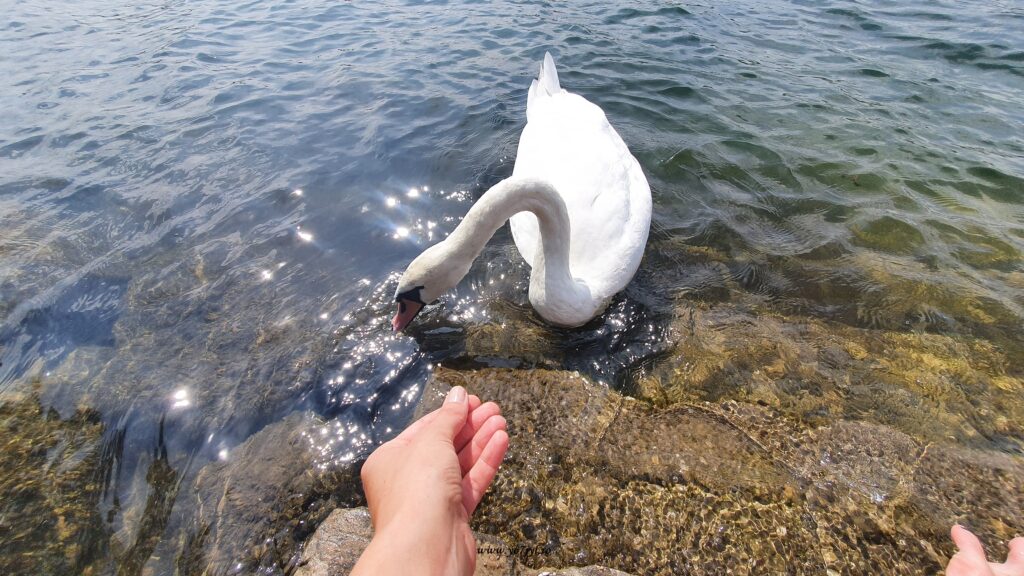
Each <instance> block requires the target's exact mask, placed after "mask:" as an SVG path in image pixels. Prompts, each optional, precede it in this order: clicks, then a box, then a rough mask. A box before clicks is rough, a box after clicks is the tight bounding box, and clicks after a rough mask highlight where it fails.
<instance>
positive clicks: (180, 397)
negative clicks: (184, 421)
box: [171, 388, 192, 409]
mask: <svg viewBox="0 0 1024 576" xmlns="http://www.w3.org/2000/svg"><path fill="white" fill-rule="evenodd" d="M191 405H192V400H190V399H189V397H188V388H179V389H178V390H175V391H174V394H173V395H171V408H172V409H173V408H188V407H189V406H191Z"/></svg>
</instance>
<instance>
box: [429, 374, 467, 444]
mask: <svg viewBox="0 0 1024 576" xmlns="http://www.w3.org/2000/svg"><path fill="white" fill-rule="evenodd" d="M435 412H436V413H437V416H435V417H434V419H433V420H431V421H430V423H429V424H428V425H427V426H426V427H425V428H424V430H423V434H431V435H434V436H436V437H438V438H440V439H444V440H446V441H448V442H451V441H452V440H453V439H454V438H455V435H456V434H458V432H459V430H461V429H462V427H463V426H464V425H465V424H466V420H467V418H468V417H469V399H468V398H467V397H466V389H465V388H463V387H462V386H455V387H454V388H452V389H451V390H449V391H448V396H447V397H445V399H444V404H442V405H441V407H440V408H438V409H437V410H435Z"/></svg>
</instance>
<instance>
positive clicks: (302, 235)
mask: <svg viewBox="0 0 1024 576" xmlns="http://www.w3.org/2000/svg"><path fill="white" fill-rule="evenodd" d="M295 235H296V236H298V237H299V240H302V241H303V242H312V241H313V235H312V234H310V233H309V232H303V231H302V229H301V228H296V229H295Z"/></svg>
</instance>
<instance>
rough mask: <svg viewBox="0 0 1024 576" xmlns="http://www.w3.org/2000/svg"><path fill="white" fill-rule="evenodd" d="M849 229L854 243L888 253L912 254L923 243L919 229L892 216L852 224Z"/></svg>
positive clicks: (922, 236)
mask: <svg viewBox="0 0 1024 576" xmlns="http://www.w3.org/2000/svg"><path fill="white" fill-rule="evenodd" d="M851 231H852V232H853V235H854V240H853V242H854V244H857V245H859V246H863V247H865V248H871V249H874V250H881V251H882V252H889V253H890V254H913V253H914V252H915V251H917V249H918V248H920V247H921V246H922V245H923V244H924V235H923V234H921V231H920V230H918V229H917V228H915V227H913V226H911V225H910V224H907V223H906V222H904V221H902V220H898V219H896V218H893V217H892V216H882V217H881V218H878V219H877V220H872V221H871V222H868V223H867V224H865V225H863V226H854V227H853V228H852V229H851Z"/></svg>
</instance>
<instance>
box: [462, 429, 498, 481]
mask: <svg viewBox="0 0 1024 576" xmlns="http://www.w3.org/2000/svg"><path fill="white" fill-rule="evenodd" d="M505 428H506V424H505V418H503V417H502V416H501V415H499V414H496V415H494V416H491V417H490V418H488V419H487V421H486V422H484V423H483V424H482V425H481V426H480V428H479V429H478V430H477V432H476V434H475V435H473V438H472V439H470V441H469V442H467V443H466V445H465V446H464V447H463V448H462V450H460V451H459V469H460V470H461V471H462V475H463V476H465V475H466V472H469V471H470V470H471V469H472V468H473V464H476V461H477V460H478V459H479V458H480V455H481V454H483V452H484V448H485V447H486V446H487V442H488V441H489V440H490V439H491V436H494V433H495V432H497V431H498V430H505Z"/></svg>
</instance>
